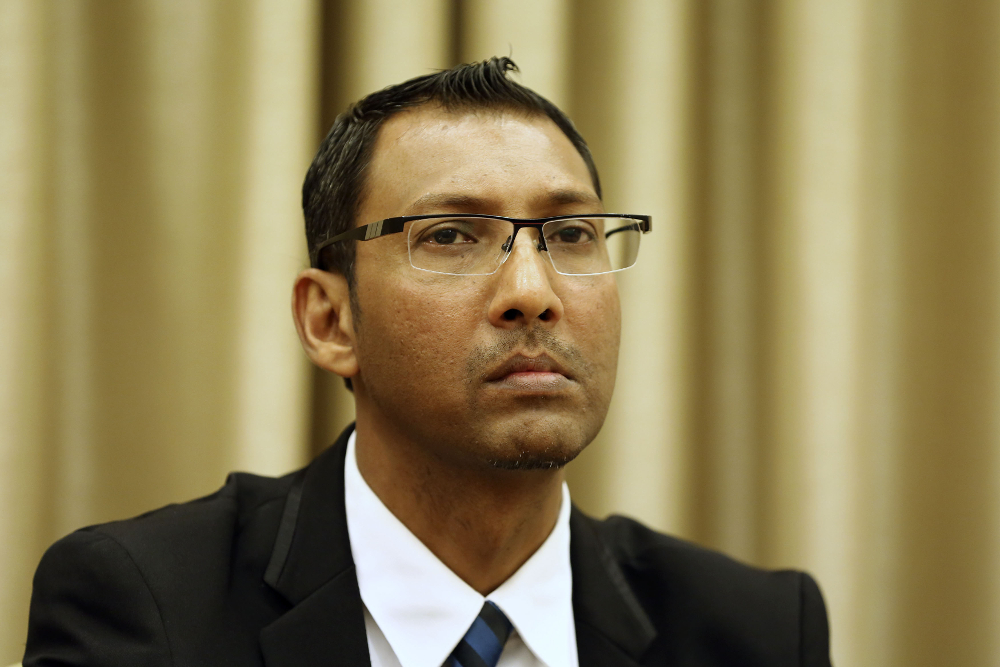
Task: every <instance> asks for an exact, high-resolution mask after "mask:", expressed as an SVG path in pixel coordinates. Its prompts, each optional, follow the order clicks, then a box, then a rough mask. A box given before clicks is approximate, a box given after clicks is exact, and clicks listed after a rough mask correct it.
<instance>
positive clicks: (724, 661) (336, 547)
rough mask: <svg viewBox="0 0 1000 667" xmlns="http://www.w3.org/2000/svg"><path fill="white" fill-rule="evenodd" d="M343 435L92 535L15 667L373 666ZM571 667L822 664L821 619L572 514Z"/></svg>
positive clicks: (795, 600) (63, 573)
mask: <svg viewBox="0 0 1000 667" xmlns="http://www.w3.org/2000/svg"><path fill="white" fill-rule="evenodd" d="M348 433H349V431H348V432H345V433H344V434H343V435H341V437H340V438H339V439H338V441H337V443H336V444H335V445H334V446H333V447H331V448H330V449H329V450H327V451H326V452H324V453H323V454H322V455H320V456H319V457H317V459H316V460H315V461H313V463H312V464H311V465H309V466H308V467H306V468H305V469H303V470H300V471H299V472H296V473H293V474H291V475H288V476H286V477H282V478H279V479H274V478H266V477H258V476H255V475H249V474H242V473H241V474H233V475H230V477H229V479H228V481H227V482H226V485H225V486H224V487H223V488H222V489H220V490H219V491H218V492H217V493H215V494H213V495H211V496H208V497H206V498H202V499H199V500H195V501H193V502H189V503H185V504H182V505H170V506H168V507H165V508H162V509H159V510H156V511H154V512H150V513H148V514H145V515H142V516H140V517H137V518H135V519H129V520H127V521H118V522H114V523H109V524H104V525H100V526H94V527H90V528H84V529H82V530H79V531H77V532H75V533H72V534H71V535H69V536H67V537H65V538H63V539H62V540H60V541H59V542H57V543H56V544H55V545H53V546H52V547H51V548H50V549H49V550H48V552H47V553H46V554H45V556H44V557H43V558H42V561H41V564H40V565H39V567H38V571H37V573H36V574H35V581H34V592H33V595H32V600H31V610H30V619H29V629H28V641H27V650H26V652H25V657H24V665H25V667H35V666H42V665H47V666H49V665H61V666H62V665H95V666H96V665H100V666H101V667H117V666H122V667H126V666H127V667H139V666H145V665H148V666H150V667H153V666H156V667H160V666H167V665H171V666H179V667H188V666H190V667H195V666H205V667H220V666H225V665H234V666H235V665H239V666H249V665H266V666H267V667H303V666H309V667H313V666H316V667H318V666H320V665H352V666H353V665H368V664H369V658H368V644H367V639H366V635H365V626H364V620H363V612H362V603H361V597H360V594H359V592H358V582H357V578H356V576H355V570H354V562H353V560H352V557H351V549H350V544H349V542H348V535H347V521H346V518H345V513H344V482H343V480H344V475H343V469H344V454H345V451H346V444H347V436H348ZM570 533H571V538H570V559H571V563H572V568H573V613H574V615H575V619H576V635H577V644H578V647H579V657H580V667H598V666H602V667H603V666H609V667H610V666H615V667H631V666H636V665H671V666H673V667H688V666H690V667H694V666H695V665H698V666H713V667H714V666H722V665H727V666H729V665H732V666H737V665H738V666H740V667H754V666H758V665H759V666H761V667H763V666H765V665H766V666H768V667H786V666H788V667H791V666H793V665H795V666H798V665H808V666H810V667H818V666H820V665H829V657H828V656H829V653H828V637H827V620H826V610H825V607H824V605H823V600H822V597H821V595H820V592H819V589H818V588H817V587H816V584H815V582H814V581H813V580H812V579H811V578H810V577H809V576H808V575H806V574H803V573H800V572H792V571H784V572H767V571H763V570H758V569H755V568H751V567H748V566H746V565H742V564H739V563H737V562H735V561H733V560H731V559H729V558H727V557H725V556H722V555H720V554H717V553H713V552H711V551H707V550H704V549H701V548H698V547H696V546H693V545H691V544H688V543H685V542H682V541H680V540H677V539H674V538H671V537H667V536H665V535H661V534H658V533H655V532H653V531H651V530H649V529H647V528H645V527H643V526H641V525H640V524H638V523H636V522H634V521H631V520H629V519H625V518H621V517H612V518H610V519H607V520H605V521H597V520H595V519H592V518H589V517H587V516H585V515H584V514H582V513H581V512H580V511H578V510H577V509H576V508H574V509H573V512H572V515H571V518H570Z"/></svg>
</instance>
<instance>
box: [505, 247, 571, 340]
mask: <svg viewBox="0 0 1000 667" xmlns="http://www.w3.org/2000/svg"><path fill="white" fill-rule="evenodd" d="M538 234H539V230H537V229H522V230H521V231H520V232H519V233H518V234H517V235H516V236H515V237H514V244H513V247H512V248H511V251H510V256H509V257H508V258H507V261H506V262H504V263H503V265H502V266H501V267H500V268H499V269H498V270H497V288H496V292H495V293H494V294H493V299H492V301H491V302H490V308H489V320H490V323H491V324H492V325H493V326H495V327H498V328H501V329H512V328H515V327H519V326H529V327H533V326H535V325H536V324H537V323H539V322H541V323H544V325H545V326H547V327H551V326H554V325H555V323H556V322H558V321H559V320H560V319H562V316H563V304H562V300H560V298H559V296H558V295H557V294H556V293H555V291H554V290H553V289H552V283H551V281H550V276H551V275H552V274H553V273H554V271H553V269H552V264H551V262H549V261H548V259H547V258H545V257H542V254H541V252H539V250H538Z"/></svg>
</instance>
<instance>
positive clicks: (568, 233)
mask: <svg viewBox="0 0 1000 667" xmlns="http://www.w3.org/2000/svg"><path fill="white" fill-rule="evenodd" d="M546 240H547V241H548V242H549V243H562V244H568V245H575V244H579V243H589V242H591V241H593V240H594V230H593V229H591V228H590V227H589V226H586V225H580V224H571V225H566V226H564V227H560V228H559V229H557V230H556V231H555V232H553V233H552V234H550V235H549V236H548V238H547V239H546Z"/></svg>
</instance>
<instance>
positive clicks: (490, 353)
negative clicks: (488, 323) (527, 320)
mask: <svg viewBox="0 0 1000 667" xmlns="http://www.w3.org/2000/svg"><path fill="white" fill-rule="evenodd" d="M517 352H520V353H527V354H530V355H532V356H537V355H540V354H542V353H545V354H547V355H548V356H550V357H551V358H552V359H553V360H554V361H556V362H557V363H558V364H559V365H561V366H563V367H564V368H565V369H566V370H567V371H569V373H570V374H571V375H573V377H579V376H580V375H588V374H589V373H590V371H591V368H592V365H591V363H590V362H589V361H587V359H586V357H584V355H583V353H581V352H580V350H579V349H578V348H576V347H575V346H574V345H570V344H569V343H567V342H566V341H564V340H562V339H560V338H559V337H558V336H556V335H555V334H554V333H552V332H551V331H549V330H548V329H546V328H544V327H542V326H535V327H533V328H531V329H521V328H518V329H510V330H503V331H501V332H499V333H498V334H497V339H496V341H495V342H494V343H492V344H491V345H487V346H484V347H479V348H476V349H475V350H474V351H473V353H472V354H471V356H470V357H469V360H468V362H467V363H466V373H467V377H470V378H478V379H480V380H486V379H487V377H488V376H489V374H490V372H492V371H493V370H494V369H495V368H496V367H497V366H499V365H500V364H502V363H504V362H505V361H507V359H508V358H509V357H511V356H512V355H513V354H515V353H517Z"/></svg>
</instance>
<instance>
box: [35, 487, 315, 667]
mask: <svg viewBox="0 0 1000 667" xmlns="http://www.w3.org/2000/svg"><path fill="white" fill-rule="evenodd" d="M298 474H301V472H300V473H293V474H291V475H287V476H285V477H281V478H268V477H260V476H256V475H250V474H246V473H234V474H231V475H230V476H229V477H228V479H227V481H226V484H225V485H224V486H223V487H222V488H221V489H219V490H218V491H216V492H215V493H213V494H211V495H209V496H205V497H203V498H198V499H196V500H192V501H190V502H186V503H179V504H173V505H168V506H166V507H162V508H160V509H156V510H153V511H150V512H146V513H145V514H142V515H139V516H137V517H134V518H131V519H125V520H121V521H113V522H109V523H104V524H99V525H94V526H88V527H86V528H81V529H80V530H77V531H75V532H74V533H71V534H70V535H68V536H66V537H64V538H62V539H61V540H59V541H57V542H56V543H55V544H53V545H52V546H51V547H49V549H48V550H47V551H46V553H45V555H44V556H43V557H42V561H41V563H40V564H39V567H38V570H37V571H36V573H35V579H34V590H33V593H32V602H31V609H30V611H29V635H28V642H27V651H26V653H25V664H26V665H28V664H36V661H38V662H39V663H41V662H44V661H45V660H46V659H48V658H53V657H55V656H59V657H60V659H63V658H65V657H67V656H76V657H78V658H81V661H82V656H90V657H94V658H97V657H98V656H101V659H100V660H98V661H97V662H98V663H99V664H108V665H117V664H150V665H153V664H157V665H159V664H201V663H200V662H195V660H194V658H193V657H192V656H193V654H195V653H196V654H198V655H212V654H213V652H214V651H215V650H219V651H222V650H225V651H227V652H228V657H225V658H223V657H221V656H220V659H219V660H217V661H215V662H214V663H212V664H234V663H232V662H231V660H233V659H234V657H233V656H239V655H241V654H242V653H244V652H249V651H253V650H256V648H255V646H256V636H255V633H254V632H250V630H252V629H253V628H259V627H260V626H261V625H262V624H264V623H267V622H269V621H270V620H272V619H273V618H274V617H275V616H276V615H277V614H278V613H280V612H281V611H282V610H283V604H284V603H283V601H281V600H280V599H278V598H277V597H276V596H271V595H268V591H267V590H264V589H262V588H261V585H260V581H261V579H262V576H263V572H264V570H265V568H266V567H267V562H268V559H269V558H270V555H271V550H272V548H273V545H274V540H275V536H276V533H277V529H278V525H279V523H280V520H281V515H282V512H283V509H284V504H285V499H286V497H287V495H288V493H289V490H290V488H291V486H292V484H293V483H294V480H295V476H296V475H298ZM81 628H82V629H81ZM130 642H131V644H134V645H135V652H132V653H130V652H127V651H126V652H125V653H122V654H121V656H118V655H115V656H112V655H111V654H109V655H107V656H105V655H104V651H105V648H104V647H116V648H115V650H116V651H118V652H121V651H124V649H125V648H126V647H128V646H130V645H131V644H130ZM153 654H155V656H156V658H155V659H154V658H153ZM247 655H248V656H249V655H251V653H247ZM118 657H121V660H122V661H121V662H120V661H119V660H118V659H117V658H118ZM112 658H115V659H112ZM65 662H66V664H77V662H76V660H75V659H74V660H68V659H67V660H66V661H65ZM210 662H211V661H210ZM237 662H239V661H238V660H237ZM45 664H47V663H45ZM88 664H89V662H88ZM245 664H253V662H252V661H249V662H246V663H245Z"/></svg>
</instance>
